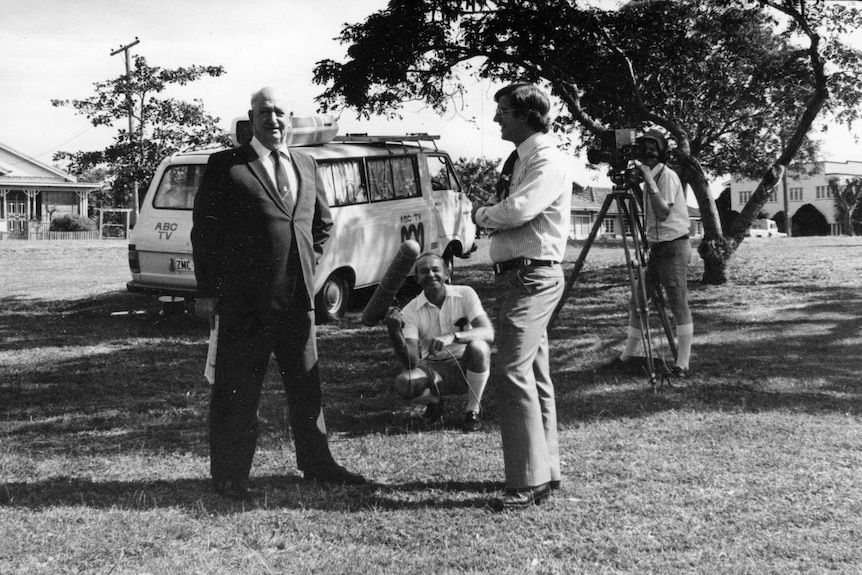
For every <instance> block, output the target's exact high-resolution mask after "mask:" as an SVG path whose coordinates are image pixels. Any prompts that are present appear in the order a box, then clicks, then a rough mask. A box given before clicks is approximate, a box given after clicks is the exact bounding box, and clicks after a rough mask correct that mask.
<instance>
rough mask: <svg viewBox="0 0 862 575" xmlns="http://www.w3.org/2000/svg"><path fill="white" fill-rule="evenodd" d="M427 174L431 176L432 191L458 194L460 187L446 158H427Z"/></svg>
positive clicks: (430, 156)
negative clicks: (448, 191)
mask: <svg viewBox="0 0 862 575" xmlns="http://www.w3.org/2000/svg"><path fill="white" fill-rule="evenodd" d="M428 173H429V175H430V176H431V189H432V190H452V191H454V192H456V193H457V192H460V191H461V186H460V185H459V184H458V180H457V179H456V178H455V170H454V168H453V167H452V165H451V164H450V163H449V161H448V159H447V158H446V156H432V155H429V156H428Z"/></svg>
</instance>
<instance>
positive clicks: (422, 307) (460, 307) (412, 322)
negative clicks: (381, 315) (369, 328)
mask: <svg viewBox="0 0 862 575" xmlns="http://www.w3.org/2000/svg"><path fill="white" fill-rule="evenodd" d="M445 289H446V299H444V300H443V306H442V307H439V308H438V307H437V306H436V305H434V304H433V303H431V302H430V301H428V298H427V297H425V294H424V293H421V294H419V295H418V296H416V297H415V298H413V300H412V301H410V303H408V304H407V305H406V306H404V309H403V310H401V318H402V319H403V320H404V327H403V328H402V329H401V333H402V334H403V335H404V339H415V340H418V341H419V357H421V358H426V357H428V358H429V359H447V358H450V357H452V356H453V355H454V356H455V357H461V356H462V355H464V349H466V347H467V345H466V344H464V343H453V344H452V345H448V346H446V348H445V349H443V350H442V351H440V352H438V353H436V354H435V353H429V351H428V346H429V345H430V343H431V340H432V339H434V338H435V337H439V336H441V335H446V334H449V333H453V332H456V331H463V330H465V329H470V325H469V324H467V325H465V326H464V327H459V326H457V325H456V323H457V322H458V320H461V319H462V318H465V319H466V321H468V322H472V321H473V320H474V319H476V318H477V317H479V316H481V315H485V309H484V308H483V307H482V302H481V301H479V296H478V295H476V292H475V291H474V290H473V288H471V287H470V286H457V285H447V286H445ZM450 354H451V355H450Z"/></svg>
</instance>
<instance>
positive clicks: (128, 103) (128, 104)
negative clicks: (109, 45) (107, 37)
mask: <svg viewBox="0 0 862 575" xmlns="http://www.w3.org/2000/svg"><path fill="white" fill-rule="evenodd" d="M139 43H140V40H138V37H137V36H135V41H134V42H132V43H131V44H126V45H125V46H122V47H121V48H117V49H116V50H114V51H113V52H111V56H115V55H117V54H119V53H120V52H125V53H126V79H127V80H128V79H129V78H130V76H131V73H132V59H131V56H130V55H129V48H131V47H132V46H136V45H138V44H139ZM126 109H127V111H128V114H129V142H130V143H131V144H132V148H133V149H134V144H135V131H134V123H133V119H134V115H135V109H134V101H133V100H132V95H131V93H129V92H126ZM132 192H133V193H132V195H133V198H134V199H133V202H134V205H133V206H132V209H133V210H134V211H133V213H134V215H135V218H134V219H135V221H134V222H132V225H135V223H137V221H138V182H137V180H134V179H133V180H132Z"/></svg>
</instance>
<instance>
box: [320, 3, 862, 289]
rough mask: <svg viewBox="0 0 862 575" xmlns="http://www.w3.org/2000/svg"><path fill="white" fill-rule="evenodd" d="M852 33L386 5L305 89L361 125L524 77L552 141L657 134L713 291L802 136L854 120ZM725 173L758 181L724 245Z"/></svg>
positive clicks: (841, 19)
mask: <svg viewBox="0 0 862 575" xmlns="http://www.w3.org/2000/svg"><path fill="white" fill-rule="evenodd" d="M859 23H860V16H859V13H858V12H857V11H855V10H852V9H850V8H847V7H846V6H843V5H840V4H837V3H827V2H824V1H823V0H775V1H770V0H757V1H754V0H652V1H650V2H647V1H633V2H630V3H629V4H627V5H626V7H625V8H624V9H621V10H617V11H612V10H600V9H597V8H590V7H586V8H582V7H579V6H578V4H577V3H576V2H575V1H574V0H523V1H516V0H499V1H496V2H494V1H482V0H471V1H446V0H415V1H411V0H390V3H389V6H388V8H387V9H386V10H384V11H381V12H377V13H375V14H372V15H371V16H369V17H368V18H367V19H366V20H365V22H364V23H361V24H354V25H347V26H345V27H344V28H343V30H342V33H341V35H340V40H341V41H342V42H343V43H346V44H349V47H348V51H347V55H348V61H347V62H345V63H338V62H334V61H332V60H323V61H321V62H318V64H317V66H316V68H315V81H316V82H318V83H320V84H324V85H326V89H325V91H324V92H323V93H322V94H321V95H320V96H319V98H318V101H319V103H320V105H321V107H322V109H324V110H328V109H330V108H343V107H347V108H354V109H356V110H357V111H358V113H359V114H360V115H370V114H393V113H395V110H397V108H398V106H399V105H400V104H401V103H402V102H405V101H408V100H415V99H419V100H424V101H425V102H427V103H429V104H430V105H431V106H432V107H434V108H435V109H437V110H440V111H442V110H445V109H446V108H447V107H448V106H449V105H451V102H452V101H453V100H452V97H453V95H456V94H458V93H459V92H460V91H463V90H464V87H463V84H462V83H461V81H460V79H459V74H475V75H478V76H480V77H483V78H491V79H493V80H497V81H501V82H508V81H511V80H512V79H524V80H528V81H534V82H538V83H542V84H544V85H547V86H549V87H550V90H551V93H552V94H553V95H554V96H556V97H557V98H558V99H559V101H560V102H562V104H563V106H564V107H565V112H566V113H565V114H562V115H561V118H560V123H559V124H558V127H559V128H561V129H564V130H565V129H572V128H573V129H574V130H576V131H577V132H579V133H580V135H581V136H582V139H581V140H582V141H585V140H586V139H587V138H586V137H585V136H590V135H598V134H599V133H601V132H602V131H604V130H605V129H607V128H608V127H631V128H636V129H640V130H643V129H646V128H650V127H655V126H660V127H661V128H663V129H664V130H665V131H666V132H667V133H669V134H670V136H671V138H672V140H673V141H674V142H675V161H674V167H675V168H676V169H677V170H678V171H679V172H680V175H681V176H682V178H683V180H684V181H685V182H686V183H687V184H689V185H690V186H691V188H692V190H693V191H694V194H695V196H696V198H697V201H698V206H699V208H700V212H701V217H702V221H703V225H704V240H703V241H702V242H701V246H700V250H699V251H700V255H701V257H702V258H703V259H704V278H703V279H704V281H705V282H707V283H723V282H724V281H726V279H727V276H726V265H727V261H728V259H729V258H730V257H731V255H732V254H733V252H734V251H735V250H736V247H737V246H738V244H739V243H740V242H741V241H742V240H743V238H744V237H745V236H746V231H747V228H748V226H749V225H750V224H751V222H752V221H753V220H754V219H755V218H756V216H757V213H758V212H759V211H760V210H761V208H762V207H763V205H764V204H765V203H766V201H767V199H768V197H769V194H770V192H771V190H772V189H773V188H774V187H775V186H776V185H777V184H778V182H780V180H781V175H782V173H783V171H784V169H785V168H786V167H787V165H788V164H789V163H790V161H791V160H792V159H793V158H794V156H797V155H798V154H801V156H802V159H803V160H805V159H813V157H814V154H815V153H816V151H817V150H816V146H815V145H814V144H813V143H812V142H811V141H809V140H808V139H807V137H806V136H807V134H808V133H809V131H810V130H811V128H812V126H813V123H814V121H815V119H816V118H817V117H818V115H819V114H820V113H821V111H826V112H828V113H830V114H831V115H832V116H834V117H836V118H839V119H841V120H842V121H847V122H850V121H852V120H854V119H855V118H856V117H857V115H858V113H859V110H858V109H857V106H856V103H857V102H858V99H859V97H860V94H862V88H860V86H859V85H858V83H857V82H856V81H855V77H856V75H857V73H858V72H860V71H862V56H860V54H859V52H857V51H854V50H851V49H849V48H847V47H846V46H844V45H843V44H842V43H841V40H840V39H841V38H842V34H846V33H847V32H848V31H849V30H852V29H854V27H857V26H858V25H859ZM821 34H823V35H824V37H826V38H827V39H828V41H826V42H821ZM826 62H829V63H830V64H831V65H833V66H834V67H835V71H834V72H832V73H831V75H829V76H827V75H826V73H825V71H824V70H825V63H826ZM830 93H831V95H832V98H831V99H829V98H827V96H829V94H830ZM776 158H777V159H776ZM764 166H768V168H766V170H764ZM729 171H734V172H738V173H742V174H749V175H751V174H755V173H761V174H764V172H765V174H764V176H763V181H762V182H761V184H760V185H759V186H758V188H757V190H755V192H754V193H753V194H752V198H751V200H750V201H749V202H748V205H746V206H745V208H743V209H742V211H741V212H740V215H739V217H738V218H736V220H735V222H734V224H733V225H732V226H731V228H730V229H729V230H728V231H727V233H725V231H724V229H723V228H722V226H721V223H720V219H719V215H718V210H717V209H716V206H715V202H714V201H713V199H712V197H711V195H710V193H709V185H708V180H709V176H710V175H715V174H724V173H728V172H729Z"/></svg>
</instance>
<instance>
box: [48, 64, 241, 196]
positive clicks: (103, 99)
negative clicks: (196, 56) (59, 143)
mask: <svg viewBox="0 0 862 575" xmlns="http://www.w3.org/2000/svg"><path fill="white" fill-rule="evenodd" d="M224 73H225V71H224V68H223V67H222V66H191V67H189V68H176V69H174V70H169V69H163V68H159V67H154V66H149V65H147V61H146V59H145V58H144V57H143V56H136V57H135V58H134V67H133V69H132V70H131V71H130V73H129V75H128V77H127V76H126V75H122V76H119V77H117V78H113V79H110V80H106V81H104V82H96V83H95V84H94V86H95V87H96V94H95V95H94V96H91V97H89V98H86V99H83V100H51V104H52V105H54V106H57V107H60V106H69V107H72V108H74V109H75V110H76V112H77V113H78V114H81V115H84V116H86V117H87V118H88V119H89V120H90V122H91V123H92V124H93V125H94V126H111V125H113V124H114V123H116V122H118V121H121V120H122V121H126V120H127V118H128V114H129V110H130V109H131V111H132V117H133V120H134V125H135V128H134V131H133V133H131V134H130V133H129V131H128V130H127V129H125V130H124V129H122V128H121V129H119V131H118V133H117V136H116V137H115V139H114V142H113V143H112V144H111V145H110V146H108V147H107V148H105V149H104V150H97V151H80V152H64V151H61V152H57V153H56V154H54V160H55V161H63V162H66V164H67V168H66V169H67V170H68V171H69V172H71V173H73V174H76V175H83V174H87V173H92V172H91V171H92V170H95V169H98V168H103V169H104V170H105V171H106V172H105V175H106V176H107V179H109V180H110V181H112V184H113V186H112V188H113V189H112V193H111V196H112V197H111V198H110V199H107V198H101V200H102V201H106V202H107V203H105V204H103V205H110V206H113V207H122V206H129V205H131V204H132V201H131V200H132V197H133V190H134V186H135V185H136V184H137V185H139V186H140V187H142V188H144V189H146V186H148V185H149V182H150V180H152V177H153V175H154V174H155V171H156V168H157V167H158V165H159V163H160V162H161V161H162V160H163V159H164V158H165V157H166V156H169V155H170V154H173V153H175V152H178V151H180V150H182V149H185V148H189V147H203V146H206V145H210V144H220V145H230V139H229V135H228V134H227V133H226V132H225V131H224V130H222V129H221V128H219V127H218V125H217V123H218V121H219V119H218V118H214V117H212V116H210V115H209V114H207V113H206V111H205V110H204V107H203V103H202V102H201V101H200V100H194V101H193V102H192V103H189V102H184V101H181V100H176V99H173V98H166V97H159V94H161V93H162V92H164V91H165V89H166V88H168V86H170V85H173V84H178V85H185V84H188V83H189V82H193V81H195V80H198V79H200V78H202V77H205V76H211V77H218V76H221V75H222V74H224ZM136 207H137V206H136Z"/></svg>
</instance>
